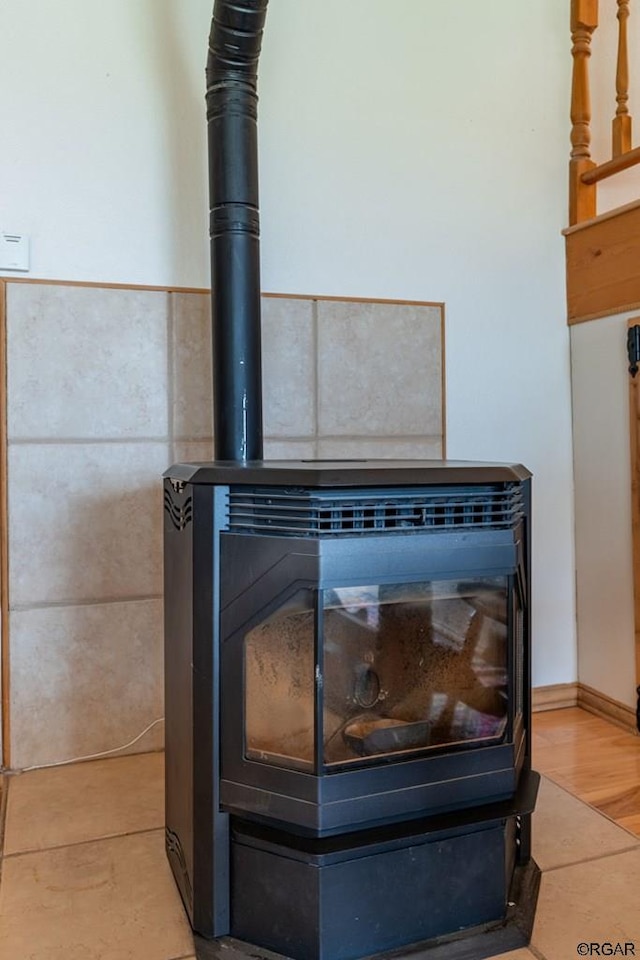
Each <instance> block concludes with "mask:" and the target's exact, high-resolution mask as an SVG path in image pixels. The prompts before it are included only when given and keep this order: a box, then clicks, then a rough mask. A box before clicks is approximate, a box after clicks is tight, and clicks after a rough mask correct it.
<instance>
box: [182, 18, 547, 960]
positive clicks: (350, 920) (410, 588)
mask: <svg viewBox="0 0 640 960" xmlns="http://www.w3.org/2000/svg"><path fill="white" fill-rule="evenodd" d="M266 8H267V0H216V3H215V7H214V17H213V24H212V31H211V37H210V49H209V61H208V67H207V117H208V125H209V159H210V172H211V177H210V187H211V263H212V307H213V317H212V328H213V350H214V372H215V384H214V395H215V433H216V437H215V448H216V459H215V460H214V461H213V462H211V463H201V464H176V465H175V466H173V467H172V468H171V469H170V470H169V471H168V472H167V474H166V475H165V486H164V497H165V515H164V516H165V523H164V530H165V678H166V679H165V709H166V847H167V854H168V857H169V861H170V863H171V867H172V869H173V873H174V875H175V878H176V882H177V884H178V887H179V889H180V892H181V894H182V897H183V900H184V903H185V907H186V909H187V912H188V915H189V919H190V921H191V924H192V926H193V929H194V931H195V933H196V935H197V936H196V939H197V943H198V949H199V952H200V954H201V955H202V956H204V955H205V953H206V955H207V956H216V957H217V956H222V955H224V956H225V957H227V958H228V960H233V955H235V954H238V955H240V956H244V957H246V956H253V957H255V956H261V955H263V952H264V951H265V950H267V951H276V952H277V953H279V954H282V955H284V956H286V957H291V958H294V960H357V958H360V957H365V956H370V955H380V954H382V953H384V952H385V951H390V950H392V951H398V950H403V951H405V952H407V951H409V952H412V951H416V950H417V951H422V950H423V949H428V950H429V956H430V957H433V960H440V957H441V956H443V955H444V954H446V956H448V957H457V958H462V957H467V958H470V960H471V958H473V960H479V958H481V957H485V956H489V955H491V954H495V953H500V952H503V951H505V950H508V949H511V948H514V947H517V946H520V945H522V944H524V943H526V942H527V941H528V938H529V933H530V929H531V923H532V918H533V910H534V907H535V901H536V896H537V884H538V879H539V871H538V870H537V867H536V866H535V864H534V863H533V861H532V860H531V850H530V847H531V829H530V825H531V814H532V811H533V808H534V805H535V797H536V792H537V785H538V776H537V774H535V773H534V772H532V770H531V759H530V758H531V751H530V711H531V706H530V690H531V678H530V601H529V598H530V531H531V514H530V503H531V496H530V482H531V481H530V475H529V473H528V471H527V470H526V469H525V468H524V467H522V466H517V465H511V466H510V465H500V464H481V463H456V462H447V461H397V462H394V461H377V462H376V461H352V462H313V461H309V462H293V461H292V462H269V461H263V459H262V424H261V397H260V276H259V243H258V232H259V225H258V191H257V147H256V101H257V96H256V77H257V74H256V69H257V60H258V56H259V52H260V44H261V38H262V29H263V25H264V20H265V15H266ZM443 951H444V954H443Z"/></svg>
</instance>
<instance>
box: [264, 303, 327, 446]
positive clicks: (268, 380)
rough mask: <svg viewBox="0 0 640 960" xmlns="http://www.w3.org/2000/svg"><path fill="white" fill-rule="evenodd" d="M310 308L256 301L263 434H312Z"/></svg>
mask: <svg viewBox="0 0 640 960" xmlns="http://www.w3.org/2000/svg"><path fill="white" fill-rule="evenodd" d="M314 354H315V343H314V331H313V302H312V301H311V300H296V299H291V300H289V299H286V298H279V297H277V298H263V300H262V372H263V381H264V388H263V406H264V409H263V421H264V433H265V435H266V436H269V437H274V438H275V437H313V435H314V433H315V356H314Z"/></svg>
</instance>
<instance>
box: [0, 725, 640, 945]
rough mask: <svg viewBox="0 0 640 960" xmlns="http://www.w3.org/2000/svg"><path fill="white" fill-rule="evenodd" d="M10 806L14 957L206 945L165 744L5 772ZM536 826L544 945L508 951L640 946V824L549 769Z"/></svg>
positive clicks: (2, 898)
mask: <svg viewBox="0 0 640 960" xmlns="http://www.w3.org/2000/svg"><path fill="white" fill-rule="evenodd" d="M638 749H639V751H640V741H639V745H638ZM1 809H2V811H3V821H4V845H3V850H2V859H1V860H0V868H1V874H0V957H1V958H2V960H5V958H6V960H192V958H194V956H195V954H194V946H193V940H192V938H191V934H190V930H189V926H188V923H187V921H186V918H185V915H184V913H183V910H182V906H181V903H180V900H179V897H178V894H177V892H176V890H175V888H174V885H173V881H172V877H171V874H170V871H169V867H168V865H167V863H166V860H165V855H164V846H163V757H162V755H161V754H159V753H151V754H142V755H138V756H128V757H120V758H117V759H109V760H98V761H93V762H91V763H85V764H78V765H75V766H69V767H59V768H53V769H48V770H39V771H33V772H31V773H26V774H20V775H15V776H8V777H5V778H4V781H3V782H2V808H1ZM534 830H535V835H534V836H535V839H534V852H535V856H536V859H537V861H538V864H539V865H540V867H541V869H542V871H543V877H542V886H541V891H540V899H539V907H538V912H537V915H536V923H535V927H534V932H533V937H532V943H531V949H524V950H518V951H516V952H514V953H510V954H508V957H509V958H511V960H531V958H533V957H536V958H538V960H570V958H572V957H577V956H578V955H579V954H578V951H577V947H578V944H581V943H584V942H587V943H594V944H595V943H602V942H606V941H608V942H610V943H612V944H613V945H614V947H615V944H616V943H618V942H620V943H622V944H624V943H625V942H629V943H633V944H634V947H635V953H634V954H632V953H630V952H628V953H627V955H628V956H632V955H635V956H640V910H639V908H638V889H639V888H640V837H638V836H636V835H634V834H632V833H630V832H628V831H627V830H626V829H624V828H622V827H620V826H618V825H617V824H615V823H613V822H612V821H610V820H609V819H607V818H606V817H605V816H603V815H602V814H600V813H598V812H596V811H595V810H593V809H592V808H591V807H589V806H587V805H586V804H585V803H584V802H582V801H581V800H578V799H576V798H575V797H574V796H572V795H571V794H569V793H568V792H567V791H566V790H565V789H563V788H562V787H560V786H558V785H557V784H555V783H553V782H551V781H550V780H548V779H544V780H543V784H542V789H541V794H540V798H539V804H538V810H537V812H536V815H535V823H534ZM593 955H596V954H593ZM618 955H620V954H618ZM505 956H506V955H505Z"/></svg>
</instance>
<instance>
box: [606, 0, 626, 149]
mask: <svg viewBox="0 0 640 960" xmlns="http://www.w3.org/2000/svg"><path fill="white" fill-rule="evenodd" d="M628 19H629V0H618V64H617V68H616V100H617V102H618V107H617V109H616V115H615V117H614V119H613V124H612V147H611V150H612V153H611V155H612V156H613V157H619V156H620V155H621V154H622V153H626V152H627V151H628V150H631V116H630V114H629V107H628V102H629V54H628V50H627V20H628Z"/></svg>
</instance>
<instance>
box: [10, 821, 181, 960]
mask: <svg viewBox="0 0 640 960" xmlns="http://www.w3.org/2000/svg"><path fill="white" fill-rule="evenodd" d="M162 832H164V826H162V825H161V826H159V827H146V828H145V829H144V830H126V831H125V832H124V833H110V834H109V835H108V836H105V837H93V838H91V839H89V840H74V841H73V842H72V843H56V844H54V845H53V846H50V847H38V849H37V850H17V851H16V852H15V853H7V854H5V855H4V856H3V857H2V859H3V860H16V859H17V858H18V857H32V856H36V855H37V854H39V853H50V852H51V851H53V850H67V849H71V847H85V846H86V845H87V844H88V843H105V842H108V841H109V840H119V839H121V838H122V837H139V836H142V835H143V834H145V833H162ZM187 956H188V954H187ZM178 960H180V958H178Z"/></svg>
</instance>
